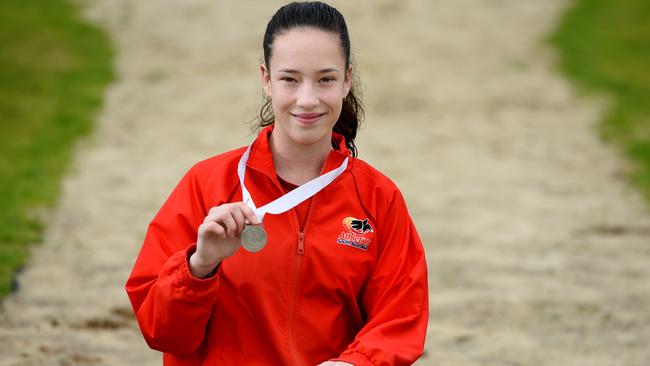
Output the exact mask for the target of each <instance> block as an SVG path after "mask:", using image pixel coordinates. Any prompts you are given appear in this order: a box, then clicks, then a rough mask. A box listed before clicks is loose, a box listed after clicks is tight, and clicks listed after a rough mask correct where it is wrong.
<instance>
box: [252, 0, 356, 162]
mask: <svg viewBox="0 0 650 366" xmlns="http://www.w3.org/2000/svg"><path fill="white" fill-rule="evenodd" d="M297 27H312V28H316V29H320V30H323V31H326V32H332V33H336V34H338V35H339V38H340V40H341V47H342V48H343V55H344V57H345V70H346V71H347V69H348V68H349V66H350V36H349V35H348V28H347V26H346V24H345V19H344V18H343V15H342V14H341V13H340V12H339V11H338V10H336V9H335V8H333V7H332V6H329V5H327V4H325V3H322V2H319V1H313V2H293V3H290V4H287V5H285V6H283V7H281V8H280V9H278V11H277V12H276V13H275V14H274V15H273V17H272V18H271V20H269V24H268V25H267V26H266V32H265V33H264V42H263V44H262V45H263V48H264V64H265V65H266V68H267V70H270V68H269V61H270V60H271V55H272V45H273V41H274V40H275V37H276V36H277V35H278V34H281V33H283V32H286V31H288V30H291V29H293V28H297ZM356 85H357V79H356V76H353V77H352V86H351V87H350V91H349V93H348V95H347V96H346V97H345V99H344V100H343V107H342V108H341V115H340V116H339V119H338V120H337V121H336V124H335V125H334V132H336V133H339V134H341V135H343V137H345V143H346V145H347V147H348V149H349V150H350V151H351V153H352V156H357V147H356V145H355V144H354V139H355V138H356V136H357V129H358V128H359V124H360V122H361V121H362V120H363V115H364V111H363V104H362V103H361V99H359V98H358V97H357V96H356V95H355V89H356V88H355V86H356ZM259 117H260V121H259V126H257V127H258V128H259V127H264V126H268V125H271V124H273V123H274V122H275V116H274V115H273V108H272V104H271V99H270V98H268V97H266V100H265V101H264V105H262V108H261V109H260V115H259Z"/></svg>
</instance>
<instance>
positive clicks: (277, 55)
mask: <svg viewBox="0 0 650 366" xmlns="http://www.w3.org/2000/svg"><path fill="white" fill-rule="evenodd" d="M344 65H345V59H344V56H343V48H342V47H341V41H340V39H339V37H338V35H337V34H336V33H332V32H326V31H323V30H319V29H315V28H294V29H291V30H289V31H286V32H283V33H281V34H278V35H277V36H276V37H275V39H274V41H273V45H272V52H271V60H270V66H271V69H273V70H280V69H290V70H298V71H299V70H304V69H308V70H324V69H332V68H335V69H339V71H340V69H342V68H343V67H344Z"/></svg>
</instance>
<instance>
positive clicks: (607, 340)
mask: <svg viewBox="0 0 650 366" xmlns="http://www.w3.org/2000/svg"><path fill="white" fill-rule="evenodd" d="M84 3H86V2H84ZM333 3H334V4H335V5H336V6H338V7H339V8H340V9H341V10H342V11H343V12H344V14H345V15H346V17H347V19H348V22H349V26H350V31H351V35H352V41H353V47H354V48H355V52H356V59H357V61H358V66H359V69H360V71H361V79H362V81H363V87H364V92H365V93H364V99H365V101H366V106H367V109H368V115H367V123H366V126H365V128H364V129H363V130H362V131H361V132H360V138H359V148H360V152H361V158H363V159H366V160H367V161H369V162H371V163H372V164H374V165H375V166H376V167H378V168H379V169H380V170H382V171H384V172H385V173H387V174H388V175H389V176H391V177H392V178H393V179H394V180H395V181H396V182H397V183H398V185H399V186H400V188H401V189H402V191H403V193H404V195H405V196H406V198H407V201H408V202H409V207H410V210H411V214H412V216H413V218H414V220H415V222H416V224H417V225H418V227H419V230H420V233H421V236H422V238H423V241H424V242H425V245H426V248H427V251H428V263H429V271H430V300H431V316H430V325H429V334H428V337H427V353H426V355H425V357H423V358H422V359H421V361H420V362H419V364H421V365H434V364H435V365H476V366H478V365H571V366H579V365H585V366H586V365H589V366H599V365H603V366H604V365H626V366H636V365H639V366H640V365H647V362H648V360H649V359H650V351H649V350H648V348H647V343H648V341H649V340H650V328H649V327H648V324H650V281H649V279H650V265H649V264H650V245H649V244H650V215H649V213H648V211H647V209H645V208H644V206H643V204H642V202H641V199H640V196H639V195H638V194H637V193H636V192H634V191H633V190H632V189H630V188H629V187H628V186H627V184H626V182H625V178H624V176H625V173H626V168H625V165H624V164H623V163H622V162H621V161H620V160H618V158H616V155H615V154H614V152H613V151H612V150H611V149H610V148H608V147H607V146H604V145H603V144H602V143H601V142H600V141H599V140H598V139H597V138H596V136H597V133H596V128H595V123H596V121H597V120H598V118H599V115H600V113H601V110H600V108H599V107H598V106H597V105H596V104H595V103H592V102H587V101H584V100H581V99H578V98H576V97H575V95H574V93H573V92H572V90H571V88H570V87H569V85H568V84H567V82H566V81H564V80H563V79H562V78H560V77H559V76H558V74H557V73H556V72H555V71H554V69H553V66H552V65H553V54H552V53H551V52H550V50H549V49H548V48H547V47H545V46H543V45H542V44H541V43H540V40H541V39H542V38H543V37H544V36H545V34H547V33H548V32H550V31H551V30H552V29H553V26H554V22H555V21H557V19H558V16H559V15H560V14H561V13H562V12H563V11H564V9H565V6H566V4H565V2H563V1H560V0H549V1H538V2H531V1H518V0H480V1H479V0H436V1H430V0H414V1H410V2H402V1H397V0H393V1H387V0H382V1H378V0H374V1H370V0H366V1H355V2H346V1H343V0H340V1H335V2H333ZM278 4H279V3H278V2H275V1H265V2H255V3H253V2H250V1H220V2H212V1H208V0H184V1H172V0H157V1H155V2H154V1H127V0H93V1H87V5H88V6H87V13H88V17H89V18H91V19H93V20H94V21H97V22H99V23H100V24H102V25H103V26H105V27H106V28H107V29H108V31H109V32H110V33H111V35H112V37H113V39H114V41H115V43H116V47H117V49H118V51H119V52H118V56H117V60H116V68H117V72H118V79H117V81H116V82H115V84H114V85H113V86H112V87H111V89H110V90H109V91H108V93H107V96H106V105H105V109H104V111H103V113H102V114H101V116H100V118H99V120H98V126H97V129H96V131H95V134H94V135H93V137H92V138H91V139H89V140H87V141H85V142H84V143H83V144H82V145H81V146H80V147H79V151H78V154H77V159H76V162H75V165H74V168H73V170H72V171H71V172H70V174H69V175H68V177H67V179H66V180H65V182H64V190H63V195H62V197H61V200H60V202H59V204H58V206H57V208H56V209H55V210H54V211H53V212H52V214H51V217H49V219H48V230H47V232H46V237H45V242H44V244H43V245H41V246H38V247H36V248H35V250H34V254H33V256H32V259H31V261H30V263H29V264H28V266H27V269H26V270H25V271H24V272H23V273H22V274H21V276H20V278H19V280H20V285H21V287H20V290H19V291H18V292H17V293H15V294H13V295H12V296H10V297H9V298H7V299H6V300H5V301H4V303H3V306H2V307H3V309H2V311H0V355H2V356H0V365H143V366H147V365H159V364H160V356H159V355H158V354H157V353H156V352H152V351H149V350H148V349H147V348H146V346H145V344H144V341H143V340H142V338H141V335H140V334H139V331H138V329H137V326H136V325H135V322H134V319H133V317H132V316H131V310H130V307H129V305H128V301H127V299H126V295H125V293H124V290H123V283H124V281H125V280H126V277H127V276H128V274H129V272H130V269H131V266H132V264H133V261H134V260H135V256H136V253H137V251H138V250H139V247H140V243H141V240H142V238H143V235H144V231H145V229H146V225H147V223H148V222H149V220H150V219H151V218H152V217H153V215H154V213H155V212H156V211H157V209H158V208H159V207H160V205H161V204H162V201H163V199H164V198H165V197H166V196H167V194H168V193H169V192H170V191H171V189H172V187H173V186H174V184H175V183H176V181H177V180H178V179H179V178H180V177H181V175H182V174H183V172H184V171H185V170H186V169H188V168H189V166H190V165H191V164H192V163H194V162H196V161H198V160H201V159H203V158H204V157H207V156H210V155H213V154H216V153H218V152H221V151H225V150H227V149H231V148H234V147H238V146H242V145H244V144H246V143H247V142H248V141H250V139H251V138H252V137H251V136H250V135H249V134H248V127H247V125H246V121H248V120H250V119H252V118H253V117H254V116H255V114H256V109H257V107H258V106H259V104H260V101H261V88H260V84H259V76H258V71H257V70H258V64H259V61H260V57H261V50H260V46H259V44H260V43H261V42H260V41H261V37H262V32H263V30H264V26H265V24H266V21H267V19H268V17H269V16H270V15H271V14H272V13H273V11H274V10H275V9H277V7H278Z"/></svg>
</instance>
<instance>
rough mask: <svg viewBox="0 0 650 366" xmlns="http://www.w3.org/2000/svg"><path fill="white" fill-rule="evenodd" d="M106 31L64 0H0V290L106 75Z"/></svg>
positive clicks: (36, 230) (29, 240)
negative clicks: (87, 21)
mask: <svg viewBox="0 0 650 366" xmlns="http://www.w3.org/2000/svg"><path fill="white" fill-rule="evenodd" d="M111 59H112V51H111V45H110V42H109V40H108V39H107V37H106V35H105V34H104V33H103V32H102V31H100V30H99V29H97V28H96V27H94V26H90V25H89V24H86V23H85V22H82V21H81V20H80V15H79V12H78V9H76V7H74V6H72V5H71V4H69V3H68V2H67V1H64V0H39V1H35V0H2V1H0V118H1V119H0V297H1V296H2V295H5V294H7V293H8V292H9V291H10V289H11V278H12V276H13V273H14V271H15V270H16V269H17V268H19V267H20V266H22V265H23V264H24V262H25V260H26V258H27V254H28V245H29V244H33V243H38V242H40V241H41V236H42V232H43V226H44V223H43V221H42V218H41V217H39V216H43V215H39V212H43V210H44V209H47V208H48V207H51V206H52V205H53V204H54V202H55V201H56V198H57V196H58V193H59V188H60V179H61V176H62V174H63V173H64V172H65V169H66V167H67V166H68V164H69V162H70V157H71V150H72V147H73V142H74V141H75V140H76V139H77V138H78V137H79V136H82V135H84V134H87V133H88V132H89V131H90V129H91V128H92V126H93V121H92V119H93V116H94V115H95V113H96V112H97V111H98V109H99V107H100V106H101V103H102V99H103V92H104V89H105V87H106V85H107V84H108V82H110V81H111V79H112V77H113V74H112V65H111V62H112V61H111Z"/></svg>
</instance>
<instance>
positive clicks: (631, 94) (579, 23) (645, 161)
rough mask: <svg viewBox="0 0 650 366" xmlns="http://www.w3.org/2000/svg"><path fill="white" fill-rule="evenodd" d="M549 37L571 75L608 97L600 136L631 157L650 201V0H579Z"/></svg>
mask: <svg viewBox="0 0 650 366" xmlns="http://www.w3.org/2000/svg"><path fill="white" fill-rule="evenodd" d="M550 40H551V42H552V43H553V44H554V45H556V46H557V48H558V49H559V51H560V60H561V61H560V66H561V69H562V70H563V72H564V73H565V74H566V75H568V76H569V78H570V79H572V80H573V81H575V82H576V83H577V84H578V85H579V87H580V88H581V89H582V90H583V91H586V92H587V93H604V94H605V95H607V96H610V97H611V101H612V104H611V106H610V107H609V108H608V110H607V112H606V114H605V116H604V118H603V121H602V123H601V131H602V136H603V137H604V138H605V139H606V140H608V141H610V142H612V143H614V144H615V145H617V146H618V147H620V149H621V150H622V151H624V153H625V154H627V155H628V156H629V157H630V158H631V161H632V163H633V164H632V165H633V169H634V170H633V172H632V176H631V178H632V180H633V181H634V183H635V184H636V185H637V186H638V187H639V188H640V189H641V191H642V192H643V194H644V196H645V197H646V198H647V200H648V202H650V1H648V0H616V1H614V0H577V1H576V3H575V6H574V7H573V8H571V9H570V10H569V11H568V12H567V13H566V14H565V16H564V17H563V19H562V21H561V23H560V24H559V26H558V28H557V30H556V32H555V33H554V34H553V35H552V37H551V38H550Z"/></svg>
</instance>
